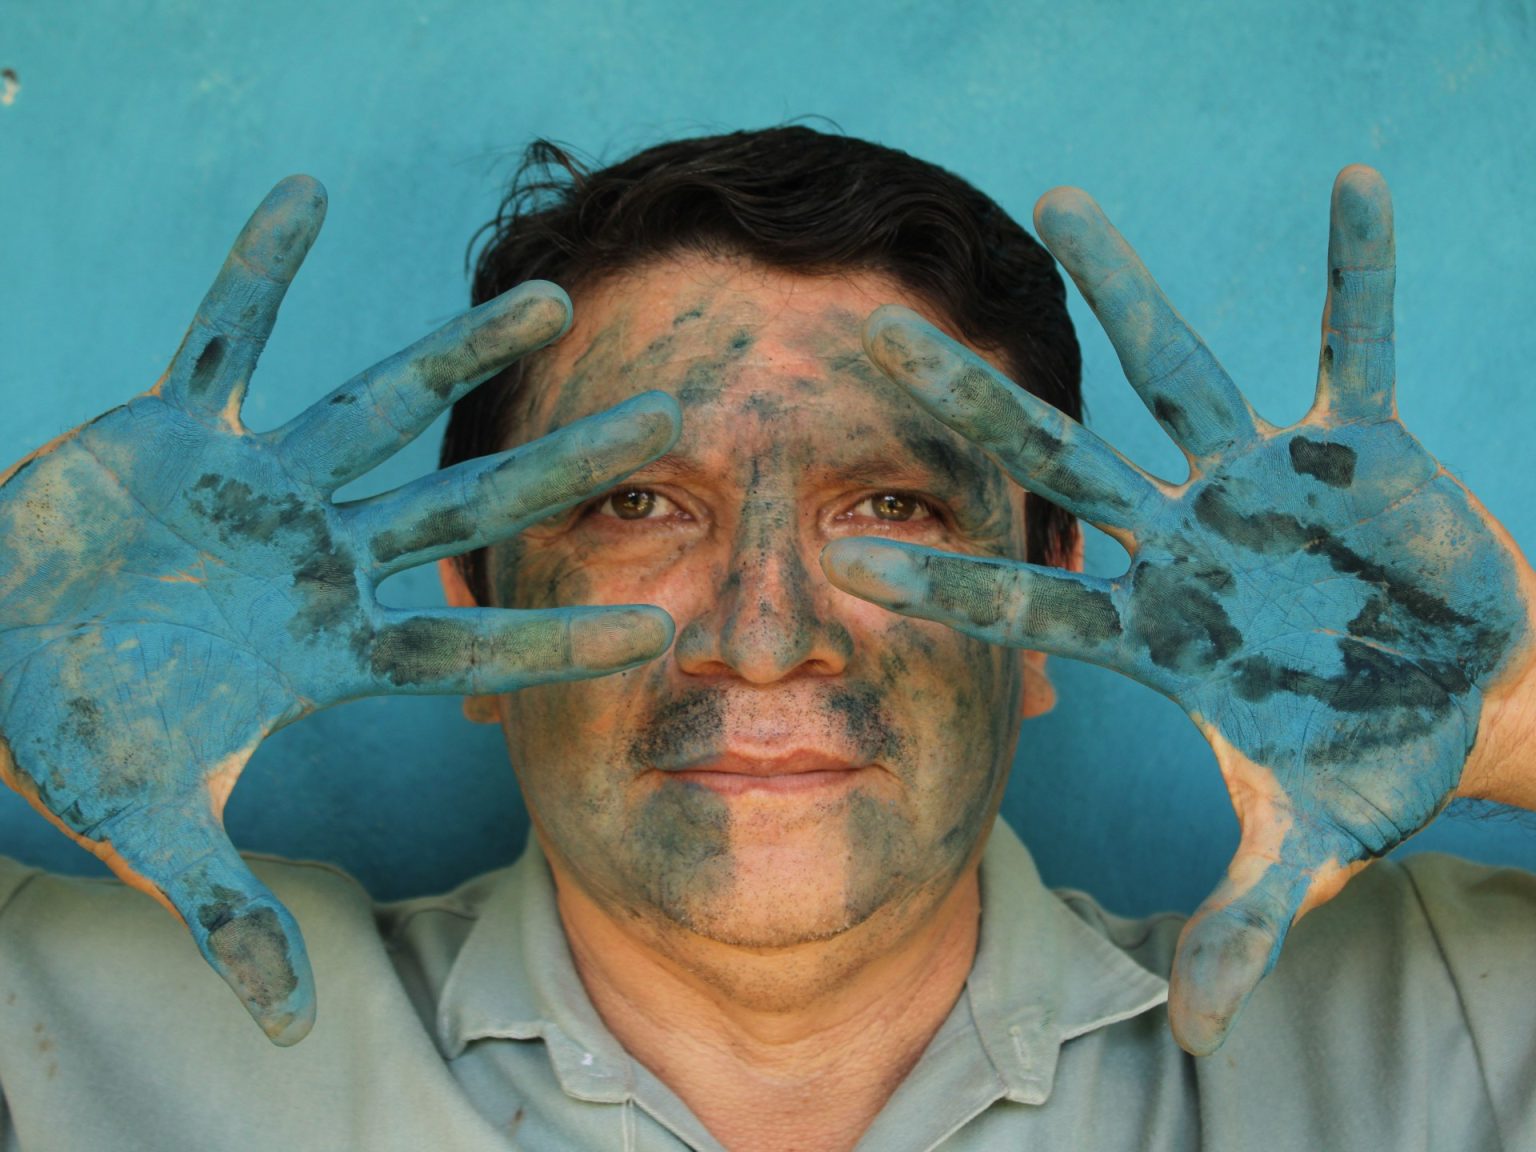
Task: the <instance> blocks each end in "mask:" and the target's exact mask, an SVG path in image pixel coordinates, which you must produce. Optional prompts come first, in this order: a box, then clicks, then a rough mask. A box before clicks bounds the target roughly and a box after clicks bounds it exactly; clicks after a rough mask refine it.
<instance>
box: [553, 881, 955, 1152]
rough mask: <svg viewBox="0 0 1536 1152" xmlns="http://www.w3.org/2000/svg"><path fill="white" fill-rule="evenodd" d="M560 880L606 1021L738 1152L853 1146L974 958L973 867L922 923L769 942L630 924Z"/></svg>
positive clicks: (576, 950)
mask: <svg viewBox="0 0 1536 1152" xmlns="http://www.w3.org/2000/svg"><path fill="white" fill-rule="evenodd" d="M556 884H557V890H558V894H559V907H560V915H561V920H562V921H563V923H564V925H565V930H566V935H567V937H568V938H569V940H570V944H571V951H572V954H573V956H574V957H575V961H576V967H577V970H578V971H579V972H580V974H581V978H582V982H583V983H584V984H585V985H586V989H587V993H588V995H589V996H590V997H591V998H592V1003H593V1005H594V1006H595V1007H596V1009H597V1011H598V1014H599V1015H600V1016H601V1017H602V1019H603V1022H604V1023H605V1024H606V1025H607V1026H608V1028H609V1030H610V1031H611V1032H612V1033H613V1034H614V1036H615V1037H617V1038H618V1040H619V1042H620V1043H621V1044H623V1045H624V1047H625V1049H626V1050H627V1051H628V1052H629V1053H630V1054H631V1055H632V1056H633V1057H634V1058H635V1059H637V1060H639V1061H640V1062H641V1063H642V1064H644V1065H645V1066H646V1067H647V1068H649V1069H650V1070H651V1071H652V1072H653V1073H654V1074H655V1075H656V1076H657V1078H658V1079H660V1080H661V1081H662V1082H663V1083H665V1084H666V1085H668V1086H669V1087H670V1088H671V1089H672V1090H673V1091H674V1092H676V1093H677V1095H678V1096H679V1097H680V1098H681V1099H682V1100H683V1102H684V1103H685V1104H687V1105H688V1107H689V1108H691V1109H692V1110H693V1112H694V1114H695V1115H696V1116H698V1117H699V1119H700V1120H701V1121H702V1122H703V1123H704V1125H705V1127H707V1128H708V1129H709V1130H710V1132H711V1133H713V1134H714V1136H715V1137H716V1138H717V1139H718V1140H719V1141H720V1142H721V1144H723V1145H724V1146H725V1147H726V1148H729V1149H731V1150H732V1152H757V1150H758V1149H775V1150H782V1149H793V1148H805V1149H812V1148H814V1149H818V1150H819V1149H828V1150H833V1149H849V1148H852V1147H853V1146H854V1145H855V1144H856V1143H857V1142H858V1140H859V1137H860V1136H861V1135H862V1134H863V1133H864V1131H865V1130H866V1129H867V1128H868V1127H869V1125H870V1123H871V1122H872V1121H873V1120H874V1118H875V1116H876V1115H877V1114H878V1113H879V1111H880V1110H881V1108H882V1107H884V1105H885V1103H886V1101H887V1100H889V1099H890V1097H891V1094H892V1093H893V1092H894V1091H895V1090H896V1087H897V1086H898V1085H899V1084H900V1083H901V1081H902V1080H903V1079H904V1078H905V1077H906V1075H907V1073H908V1072H909V1071H911V1069H912V1067H913V1065H914V1064H916V1063H917V1060H918V1058H919V1057H920V1056H921V1055H922V1053H923V1049H924V1048H925V1047H927V1045H928V1042H929V1041H930V1040H931V1039H932V1038H933V1035H934V1033H935V1032H937V1031H938V1029H939V1026H940V1025H941V1024H943V1022H944V1020H945V1018H946V1017H947V1016H948V1014H949V1012H950V1010H951V1009H952V1008H953V1007H954V1004H955V1001H956V999H957V998H958V997H959V995H960V993H961V990H962V989H963V988H964V986H965V981H966V978H967V976H968V975H969V974H970V970H971V963H972V961H973V960H974V959H975V955H976V946H977V939H978V934H979V918H980V910H981V900H980V887H979V883H978V880H977V870H976V867H975V865H974V864H973V865H972V866H971V867H970V868H969V869H968V870H967V871H966V872H965V874H964V875H963V876H962V878H961V880H960V882H959V883H958V884H956V886H955V887H954V889H953V890H952V891H951V892H950V893H949V894H948V895H947V896H946V897H945V898H944V899H943V901H942V902H941V903H940V904H939V906H938V907H937V909H935V910H933V912H932V913H931V914H930V915H927V916H924V917H923V918H922V923H921V925H920V926H919V927H917V928H916V929H914V930H909V931H907V932H905V933H900V932H898V931H897V930H896V929H895V928H894V927H892V926H890V925H884V924H879V923H873V922H871V923H866V924H864V925H860V926H859V927H857V928H855V929H852V930H850V931H849V932H847V933H843V934H841V935H840V936H838V937H834V938H833V939H831V940H825V941H817V942H814V943H808V944H803V945H799V946H797V947H794V948H782V949H773V950H768V951H765V950H753V949H742V948H737V947H733V946H729V945H725V944H720V943H718V942H716V941H712V940H707V939H705V938H703V937H700V936H695V935H692V934H682V933H679V932H677V931H675V930H674V931H671V932H662V933H659V934H658V933H656V932H655V931H653V930H651V929H649V928H648V927H646V926H636V925H634V924H633V923H631V924H622V923H620V922H618V921H616V920H615V919H614V918H612V917H610V916H609V915H607V914H606V913H605V912H604V911H603V909H602V908H600V907H599V906H598V905H597V904H596V903H594V902H593V901H592V900H591V899H590V897H588V896H587V895H586V894H585V893H584V892H583V891H582V890H581V889H580V887H579V886H578V885H576V884H575V883H574V882H571V881H569V880H568V879H565V878H562V877H561V876H560V875H559V873H558V871H557V873H556ZM882 935H883V936H886V937H888V938H884V939H878V940H875V939H873V937H877V936H882Z"/></svg>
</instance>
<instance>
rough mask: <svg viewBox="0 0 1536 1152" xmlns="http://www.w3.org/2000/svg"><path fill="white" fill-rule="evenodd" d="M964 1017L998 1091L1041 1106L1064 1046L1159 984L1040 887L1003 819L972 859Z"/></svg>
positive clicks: (1142, 1006) (1150, 1000)
mask: <svg viewBox="0 0 1536 1152" xmlns="http://www.w3.org/2000/svg"><path fill="white" fill-rule="evenodd" d="M967 988H968V990H969V995H970V998H971V1013H972V1017H973V1019H974V1020H975V1022H976V1030H977V1032H978V1034H979V1035H980V1037H981V1042H982V1046H983V1047H984V1048H985V1049H986V1052H987V1055H988V1057H989V1058H990V1059H991V1061H992V1064H993V1067H994V1068H995V1069H996V1070H997V1074H998V1077H999V1078H1000V1079H1001V1080H1002V1083H1003V1088H1004V1095H1006V1096H1007V1098H1008V1099H1010V1100H1014V1101H1017V1102H1018V1103H1021V1104H1043V1103H1044V1102H1045V1101H1046V1100H1047V1099H1048V1098H1049V1097H1050V1094H1051V1085H1052V1083H1053V1082H1054V1080H1055V1077H1056V1061H1057V1057H1058V1056H1059V1055H1060V1053H1061V1046H1062V1045H1063V1044H1064V1043H1066V1042H1067V1041H1068V1040H1071V1039H1074V1038H1075V1037H1078V1036H1083V1035H1086V1034H1087V1033H1089V1032H1093V1031H1095V1030H1096V1029H1099V1028H1103V1027H1106V1026H1108V1025H1110V1024H1115V1023H1118V1022H1119V1021H1121V1020H1126V1019H1129V1018H1130V1017H1132V1016H1139V1015H1140V1014H1141V1013H1143V1012H1146V1011H1148V1010H1149V1009H1152V1008H1155V1007H1156V1006H1157V1005H1159V1004H1162V1003H1164V1002H1165V1001H1166V1000H1167V999H1168V982H1167V981H1166V980H1164V979H1162V978H1161V977H1159V976H1156V975H1154V974H1153V973H1151V972H1149V971H1147V969H1145V968H1143V967H1142V966H1141V965H1140V964H1138V963H1136V961H1134V960H1132V959H1131V958H1130V957H1129V956H1127V955H1126V954H1125V953H1124V952H1122V951H1121V950H1120V949H1119V948H1117V947H1116V946H1115V945H1114V944H1112V943H1111V942H1110V941H1109V940H1108V939H1106V938H1105V937H1104V936H1101V935H1100V934H1099V933H1098V932H1096V931H1094V929H1093V928H1092V927H1090V926H1089V925H1088V924H1087V923H1085V922H1084V921H1083V920H1082V919H1081V918H1079V917H1078V916H1077V914H1076V913H1074V912H1073V911H1072V910H1071V909H1070V908H1068V907H1067V906H1066V905H1065V904H1064V903H1062V901H1061V899H1060V897H1058V896H1057V895H1056V894H1055V893H1053V892H1051V891H1050V889H1048V888H1046V887H1045V885H1044V884H1043V883H1042V882H1041V880H1040V873H1039V872H1038V871H1037V870H1036V868H1035V862H1034V860H1033V859H1032V858H1031V857H1030V855H1029V852H1028V850H1027V849H1025V847H1024V845H1023V843H1021V842H1020V840H1019V838H1018V837H1017V836H1016V835H1015V834H1014V832H1013V829H1011V828H1009V827H1008V825H1007V824H1006V823H1004V822H1003V821H1002V820H998V821H997V823H996V824H995V825H994V827H993V831H992V836H991V839H990V840H989V841H988V842H987V847H986V850H985V851H984V853H983V854H982V859H981V942H980V945H979V947H978V948H977V952H976V961H975V963H974V964H973V965H972V967H971V976H970V980H969V981H968V983H967Z"/></svg>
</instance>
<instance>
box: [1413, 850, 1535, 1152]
mask: <svg viewBox="0 0 1536 1152" xmlns="http://www.w3.org/2000/svg"><path fill="white" fill-rule="evenodd" d="M1400 863H1401V865H1402V867H1403V868H1404V870H1405V871H1406V872H1407V874H1408V878H1409V882H1410V883H1411V884H1412V885H1413V889H1414V892H1415V894H1416V895H1417V897H1418V899H1419V903H1420V905H1421V906H1422V907H1423V910H1424V916H1425V919H1426V920H1427V921H1428V923H1429V928H1430V932H1431V933H1432V934H1433V936H1434V939H1435V943H1436V944H1437V945H1438V947H1439V949H1440V954H1441V956H1442V958H1443V959H1444V961H1445V967H1446V970H1447V972H1448V973H1449V975H1450V978H1451V982H1452V984H1453V985H1454V986H1455V988H1456V993H1457V996H1458V997H1459V1000H1460V1006H1461V1011H1462V1014H1463V1016H1464V1017H1465V1019H1466V1023H1467V1030H1468V1032H1469V1033H1470V1035H1471V1037H1472V1042H1473V1046H1474V1048H1475V1050H1476V1053H1477V1059H1478V1062H1479V1065H1480V1071H1481V1072H1482V1076H1483V1080H1484V1082H1485V1084H1486V1085H1487V1090H1488V1101H1489V1106H1490V1107H1491V1108H1492V1109H1493V1113H1494V1121H1495V1123H1496V1125H1497V1128H1498V1131H1499V1134H1500V1136H1501V1137H1502V1141H1503V1145H1504V1147H1506V1148H1536V992H1533V987H1532V985H1533V978H1536V875H1532V874H1531V873H1529V872H1523V871H1519V870H1517V869H1513V868H1489V867H1487V866H1485V865H1480V864H1474V863H1471V862H1469V861H1465V860H1458V859H1456V858H1455V857H1451V856H1442V855H1439V854H1435V853H1426V854H1424V855H1419V856H1410V857H1406V858H1403V859H1402V860H1401V861H1400Z"/></svg>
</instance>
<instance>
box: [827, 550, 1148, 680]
mask: <svg viewBox="0 0 1536 1152" xmlns="http://www.w3.org/2000/svg"><path fill="white" fill-rule="evenodd" d="M821 566H822V569H823V570H824V571H825V572H826V574H827V579H828V580H830V581H831V582H832V583H833V584H834V585H836V586H837V587H838V588H841V589H842V590H843V591H844V592H847V593H850V594H851V595H854V596H858V597H860V598H862V599H864V600H869V601H871V602H872V603H875V604H879V605H881V606H882V607H885V608H889V609H890V610H891V611H893V612H900V613H902V614H903V615H906V616H916V617H918V618H920V619H923V620H936V621H938V622H939V623H941V624H948V625H949V626H950V627H951V628H958V629H959V630H960V631H962V632H964V633H966V634H967V635H969V636H975V637H976V638H977V639H978V640H985V641H987V642H988V643H989V644H1005V645H1007V646H1009V647H1011V648H1031V649H1034V650H1036V651H1039V652H1049V653H1052V654H1054V655H1058V656H1070V657H1073V658H1074V659H1078V660H1089V661H1092V662H1093V663H1095V664H1105V665H1109V666H1111V667H1117V666H1118V664H1119V657H1120V652H1121V645H1120V640H1121V631H1122V628H1121V623H1120V613H1119V611H1118V610H1117V609H1116V607H1115V603H1114V599H1113V597H1112V592H1111V586H1110V584H1109V583H1108V581H1105V580H1099V579H1096V578H1094V577H1092V576H1083V575H1081V574H1079V573H1075V572H1065V571H1062V570H1061V569H1057V568H1038V567H1035V566H1034V565H1031V564H1018V563H1015V562H1013V561H1011V560H994V559H980V558H977V557H974V556H961V555H957V554H955V553H953V552H940V551H937V550H935V549H932V548H918V547H916V546H914V545H911V544H899V543H896V542H894V541H889V540H877V539H873V538H868V537H864V538H854V539H847V540H836V541H834V542H833V543H831V544H829V545H827V547H826V548H825V549H823V551H822V554H821Z"/></svg>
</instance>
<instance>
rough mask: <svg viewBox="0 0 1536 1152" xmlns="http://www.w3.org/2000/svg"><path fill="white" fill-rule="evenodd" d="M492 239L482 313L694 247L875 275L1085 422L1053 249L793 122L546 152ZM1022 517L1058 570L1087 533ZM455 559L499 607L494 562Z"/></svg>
mask: <svg viewBox="0 0 1536 1152" xmlns="http://www.w3.org/2000/svg"><path fill="white" fill-rule="evenodd" d="M482 237H485V243H484V245H483V247H481V249H480V252H479V255H478V256H477V257H475V259H474V285H473V290H472V298H473V300H474V303H476V304H481V303H484V302H485V301H487V300H490V299H491V298H493V297H495V296H497V295H499V294H501V293H502V292H505V291H507V290H508V289H509V288H513V287H515V286H516V285H518V284H520V283H522V282H523V281H525V280H533V279H544V280H553V281H554V282H555V283H557V284H559V285H560V286H561V287H563V288H565V289H566V291H568V292H570V293H571V294H572V296H575V295H576V294H577V293H579V292H580V291H581V290H582V288H583V287H587V286H590V285H592V284H594V283H596V282H598V281H600V280H602V279H603V278H604V277H607V276H611V275H614V274H617V273H620V272H624V271H628V270H632V269H634V268H637V267H639V266H641V265H643V264H645V263H647V262H649V261H652V260H655V259H658V258H662V257H666V256H669V255H674V254H677V253H679V252H690V251H691V252H699V251H702V252H708V253H714V254H721V255H731V256H744V257H747V258H749V259H751V260H754V261H757V262H759V263H761V264H764V265H767V266H769V267H772V268H776V269H782V270H786V271H791V272H797V273H803V274H805V275H811V276H814V275H828V274H837V273H843V272H860V271H863V272H878V273H882V274H884V275H887V276H889V277H891V278H892V279H893V280H895V281H896V282H897V283H899V284H901V285H902V286H903V287H905V288H906V289H908V290H909V291H910V292H912V293H913V294H914V295H915V296H916V297H917V298H918V299H919V300H921V301H922V302H924V303H925V304H927V305H928V306H929V307H930V308H932V309H933V310H934V312H935V313H937V315H938V317H940V318H942V319H944V320H947V321H948V322H949V323H951V324H953V325H954V326H955V328H957V329H958V330H959V331H960V333H961V334H962V335H963V336H964V337H965V339H966V340H967V341H968V342H970V343H972V344H974V345H975V346H977V347H979V348H983V349H985V350H987V351H989V352H992V353H994V354H997V355H999V356H1000V357H1001V359H1002V362H1003V363H1004V364H1005V365H1007V367H1008V369H1009V372H1010V374H1011V375H1012V377H1013V378H1014V379H1015V380H1017V381H1018V382H1019V383H1020V384H1022V385H1023V386H1024V387H1025V388H1027V389H1029V391H1031V392H1033V393H1034V394H1035V395H1037V396H1039V397H1041V398H1042V399H1044V400H1046V401H1048V402H1049V403H1051V404H1053V405H1055V406H1056V407H1057V408H1059V409H1061V411H1063V412H1065V413H1066V414H1067V415H1068V416H1071V417H1073V418H1074V419H1080V418H1081V415H1082V389H1081V377H1082V355H1081V353H1080V351H1079V349H1078V346H1077V337H1076V335H1075V333H1074V332H1073V329H1072V321H1071V319H1070V318H1069V317H1068V315H1067V299H1066V287H1065V285H1064V284H1063V283H1062V279H1061V275H1060V274H1059V273H1058V272H1057V270H1056V265H1055V262H1054V261H1053V260H1052V259H1051V256H1050V254H1049V253H1047V252H1046V251H1045V249H1044V248H1043V247H1041V246H1040V244H1039V243H1038V242H1037V241H1036V240H1035V239H1034V238H1033V237H1032V236H1030V235H1029V233H1028V232H1026V231H1025V230H1024V229H1023V228H1022V227H1020V226H1019V224H1018V223H1017V222H1015V221H1014V220H1013V219H1012V218H1011V217H1010V216H1009V215H1008V214H1007V213H1006V212H1004V211H1003V210H1002V209H1001V208H1000V207H998V205H997V204H995V203H994V202H993V201H992V200H991V199H989V198H988V197H986V196H984V195H982V194H981V193H980V192H979V191H977V190H976V189H975V188H973V187H972V186H971V185H970V184H968V183H966V182H965V181H964V180H962V179H960V178H959V177H958V176H955V175H954V174H953V173H950V172H946V171H945V170H944V169H942V168H939V167H937V166H935V165H933V164H929V163H927V162H926V161H922V160H918V159H916V158H915V157H912V156H908V155H907V154H906V153H905V152H898V151H896V150H895V149H893V148H886V147H883V146H881V145H879V144H871V143H869V142H868V141H865V140H857V139H853V138H851V137H847V136H840V135H833V134H830V133H826V132H819V131H816V130H814V129H811V128H806V127H804V126H801V125H791V126H786V127H779V128H767V129H763V130H760V131H754V132H731V133H727V134H725V135H722V136H705V137H698V138H694V139H688V140H673V141H669V142H667V143H665V144H658V145H656V146H655V147H653V148H647V149H646V150H644V151H643V152H639V153H636V154H635V155H633V156H631V157H629V158H628V159H627V160H622V161H620V162H619V163H617V164H614V165H611V166H610V167H607V168H600V169H591V168H588V167H585V166H583V165H582V164H581V163H579V162H578V161H577V160H575V159H574V158H573V157H572V156H571V155H570V153H568V152H567V151H566V150H564V149H563V148H561V147H559V146H558V145H556V144H552V143H550V142H549V141H546V140H539V141H536V142H534V143H533V144H532V145H531V146H530V147H529V148H528V150H527V152H526V153H524V156H523V163H522V166H521V167H520V168H519V170H518V173H517V176H516V177H515V178H514V180H513V182H512V186H511V188H510V189H509V190H508V192H507V195H506V198H505V199H504V200H503V201H502V203H501V207H500V209H499V210H498V211H497V213H496V217H495V219H493V220H492V221H491V222H490V223H488V224H486V225H485V227H484V228H482V229H481V230H480V231H479V232H478V233H476V235H475V237H474V239H473V240H471V242H470V250H471V252H473V250H474V246H475V244H476V243H478V242H479V241H480V239H481V238H482ZM578 307H579V303H578ZM525 374H526V367H525V364H522V363H520V364H514V365H512V366H511V367H510V368H507V369H506V370H505V371H503V372H501V373H499V374H498V375H496V376H494V377H492V378H491V379H490V380H488V381H486V382H485V383H484V384H482V385H481V386H480V387H479V388H477V389H475V390H474V391H473V392H471V393H470V394H469V395H467V396H466V397H464V398H463V399H462V400H460V401H459V402H458V403H457V404H455V405H454V407H453V414H452V416H451V417H450V418H449V421H448V430H447V432H446V433H445V434H444V437H443V447H442V453H441V457H440V463H441V465H442V466H443V467H447V466H449V465H451V464H456V463H458V462H459V461H461V460H467V459H470V458H471V457H475V456H484V455H487V454H489V453H492V452H497V451H500V450H501V449H502V448H504V447H505V446H506V443H507V440H508V439H509V438H510V436H511V435H512V433H513V431H514V430H513V429H512V428H511V427H509V426H508V425H509V422H510V421H509V413H510V411H511V410H512V408H513V401H514V400H515V398H516V396H517V394H518V391H519V389H520V388H521V387H522V385H523V382H524V378H525ZM1025 507H1026V517H1027V520H1028V536H1027V556H1028V558H1029V559H1030V560H1032V561H1034V562H1036V563H1051V562H1061V561H1063V560H1065V558H1066V557H1067V556H1069V555H1070V554H1071V551H1072V546H1073V544H1074V543H1075V540H1076V535H1077V525H1076V522H1075V521H1074V520H1073V519H1072V517H1071V516H1069V515H1068V514H1067V513H1066V512H1065V511H1063V510H1062V509H1060V508H1058V507H1056V506H1055V505H1053V504H1051V503H1049V502H1048V501H1046V500H1044V499H1041V498H1040V497H1038V496H1036V495H1034V494H1033V493H1030V494H1029V496H1028V500H1027V502H1026V505H1025ZM459 565H460V568H461V571H462V572H463V573H464V577H465V582H466V583H467V584H468V585H469V589H470V591H471V592H472V593H473V594H474V596H475V599H476V600H478V601H479V602H480V603H482V604H486V603H489V602H490V600H489V587H488V582H487V574H486V558H485V552H484V550H483V549H482V550H480V551H476V552H471V553H468V554H466V555H464V556H462V557H460V558H459Z"/></svg>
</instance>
